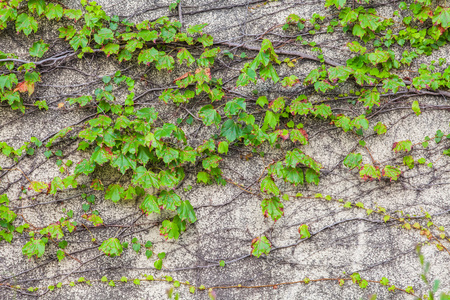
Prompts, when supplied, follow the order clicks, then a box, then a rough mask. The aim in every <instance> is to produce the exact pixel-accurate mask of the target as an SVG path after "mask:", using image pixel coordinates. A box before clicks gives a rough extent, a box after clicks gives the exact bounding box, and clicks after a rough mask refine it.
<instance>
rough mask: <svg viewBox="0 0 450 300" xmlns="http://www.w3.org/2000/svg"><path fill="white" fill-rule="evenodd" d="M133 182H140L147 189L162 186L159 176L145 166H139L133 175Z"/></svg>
mask: <svg viewBox="0 0 450 300" xmlns="http://www.w3.org/2000/svg"><path fill="white" fill-rule="evenodd" d="M132 182H133V184H140V185H141V186H142V187H143V188H145V189H147V188H151V187H154V188H156V189H159V187H160V183H159V180H158V176H157V175H156V174H155V173H153V172H152V171H147V169H145V167H143V166H139V167H138V168H137V169H136V172H135V173H134V175H133V179H132Z"/></svg>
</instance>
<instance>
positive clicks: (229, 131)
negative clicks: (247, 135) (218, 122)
mask: <svg viewBox="0 0 450 300" xmlns="http://www.w3.org/2000/svg"><path fill="white" fill-rule="evenodd" d="M241 134H242V129H241V127H240V126H239V124H236V123H235V122H234V121H233V120H231V119H229V120H226V121H225V123H223V124H222V128H221V130H220V135H221V136H223V137H225V138H226V139H227V140H228V141H229V142H233V141H235V140H236V139H238V138H239V137H240V136H241Z"/></svg>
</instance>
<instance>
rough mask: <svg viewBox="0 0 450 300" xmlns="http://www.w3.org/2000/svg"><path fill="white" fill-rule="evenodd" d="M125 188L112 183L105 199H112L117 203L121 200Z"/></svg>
mask: <svg viewBox="0 0 450 300" xmlns="http://www.w3.org/2000/svg"><path fill="white" fill-rule="evenodd" d="M123 191H124V188H123V187H121V186H120V185H118V184H111V185H110V186H108V189H107V190H106V193H105V199H107V200H108V199H110V200H111V201H112V202H114V203H117V202H118V201H119V200H120V195H121V194H122V193H123Z"/></svg>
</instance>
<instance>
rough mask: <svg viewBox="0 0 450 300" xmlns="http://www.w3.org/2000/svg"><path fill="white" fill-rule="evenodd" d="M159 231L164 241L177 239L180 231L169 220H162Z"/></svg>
mask: <svg viewBox="0 0 450 300" xmlns="http://www.w3.org/2000/svg"><path fill="white" fill-rule="evenodd" d="M159 231H160V234H161V235H162V236H164V237H165V238H166V239H178V237H179V236H180V229H179V228H178V225H177V224H176V223H175V222H171V221H169V220H164V221H163V222H162V226H161V228H160V229H159ZM161 265H162V261H161ZM155 267H156V266H155Z"/></svg>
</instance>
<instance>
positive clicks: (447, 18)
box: [432, 6, 450, 29]
mask: <svg viewBox="0 0 450 300" xmlns="http://www.w3.org/2000/svg"><path fill="white" fill-rule="evenodd" d="M432 21H433V23H434V24H435V25H441V26H442V27H443V28H445V29H446V28H448V27H450V9H449V8H443V7H441V6H438V7H437V8H436V10H435V11H434V17H433V18H432Z"/></svg>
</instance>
